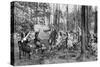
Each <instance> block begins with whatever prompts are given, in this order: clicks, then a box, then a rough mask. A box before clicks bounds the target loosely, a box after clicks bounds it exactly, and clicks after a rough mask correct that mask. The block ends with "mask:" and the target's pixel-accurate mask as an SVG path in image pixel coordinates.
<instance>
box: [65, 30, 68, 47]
mask: <svg viewBox="0 0 100 67" xmlns="http://www.w3.org/2000/svg"><path fill="white" fill-rule="evenodd" d="M65 40H66V48H67V43H68V32H66V39H65Z"/></svg>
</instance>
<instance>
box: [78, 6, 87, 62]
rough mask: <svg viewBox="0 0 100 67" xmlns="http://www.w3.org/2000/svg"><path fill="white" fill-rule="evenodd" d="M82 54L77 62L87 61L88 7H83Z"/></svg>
mask: <svg viewBox="0 0 100 67" xmlns="http://www.w3.org/2000/svg"><path fill="white" fill-rule="evenodd" d="M81 32H82V35H81V54H80V56H79V57H78V58H77V60H80V61H83V60H85V54H86V48H85V47H86V45H88V38H87V35H88V6H82V7H81Z"/></svg>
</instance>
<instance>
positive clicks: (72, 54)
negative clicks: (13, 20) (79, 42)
mask: <svg viewBox="0 0 100 67" xmlns="http://www.w3.org/2000/svg"><path fill="white" fill-rule="evenodd" d="M14 43H15V44H14V45H15V46H14V51H15V52H14V56H15V57H14V58H15V64H14V65H37V64H54V63H66V62H79V61H77V60H76V58H77V57H78V56H80V50H79V51H68V50H67V49H64V50H59V51H52V52H46V53H44V54H34V55H32V56H31V59H28V56H22V59H19V48H18V44H17V41H15V42H14ZM95 60H96V57H94V56H89V58H85V60H84V61H95ZM84 61H83V62H84Z"/></svg>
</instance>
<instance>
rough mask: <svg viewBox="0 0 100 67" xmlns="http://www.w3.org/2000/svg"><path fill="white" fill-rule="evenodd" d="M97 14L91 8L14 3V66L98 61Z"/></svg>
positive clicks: (12, 19)
mask: <svg viewBox="0 0 100 67" xmlns="http://www.w3.org/2000/svg"><path fill="white" fill-rule="evenodd" d="M97 13H98V12H97V7H96V6H90V5H73V4H58V3H42V2H21V1H15V2H12V3H11V43H12V45H13V47H14V49H13V50H14V59H15V64H14V65H27V64H52V63H53V64H54V63H66V62H82V61H95V60H97ZM12 52H13V51H12ZM24 54H25V55H24Z"/></svg>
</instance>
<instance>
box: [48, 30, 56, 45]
mask: <svg viewBox="0 0 100 67" xmlns="http://www.w3.org/2000/svg"><path fill="white" fill-rule="evenodd" d="M56 36H57V31H56V30H55V29H53V31H52V32H51V35H50V38H49V40H50V45H55V42H56Z"/></svg>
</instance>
